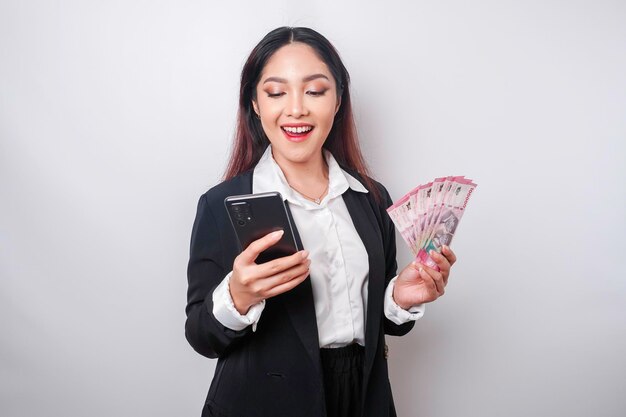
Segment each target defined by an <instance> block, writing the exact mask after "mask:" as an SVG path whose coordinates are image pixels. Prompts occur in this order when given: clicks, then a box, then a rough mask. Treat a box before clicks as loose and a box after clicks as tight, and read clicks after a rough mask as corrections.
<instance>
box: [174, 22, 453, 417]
mask: <svg viewBox="0 0 626 417" xmlns="http://www.w3.org/2000/svg"><path fill="white" fill-rule="evenodd" d="M225 178H226V179H225V181H224V182H222V183H221V184H219V185H217V186H215V187H213V188H212V189H210V190H209V191H208V192H207V193H205V194H204V195H203V196H202V197H201V198H200V202H199V204H198V212H197V216H196V220H195V223H194V227H193V232H192V238H191V255H190V260H189V268H188V281H189V289H188V297H187V298H188V304H187V308H186V313H187V322H186V326H185V330H186V337H187V340H188V341H189V343H190V344H191V345H192V346H193V348H194V349H195V350H196V351H197V352H199V353H200V354H202V355H204V356H207V357H209V358H219V360H218V363H217V366H216V370H215V375H214V377H213V381H212V383H211V387H210V390H209V393H208V396H207V400H206V403H205V407H204V409H203V412H202V415H203V416H246V417H248V416H315V417H320V416H361V415H362V416H376V417H381V416H394V415H395V410H394V405H393V399H392V396H391V389H390V384H389V379H388V372H387V360H386V356H387V355H386V345H385V339H384V335H385V334H390V335H404V334H406V333H407V332H408V331H409V330H410V329H411V328H412V327H413V324H414V321H415V320H416V319H417V318H419V317H421V315H422V314H423V304H424V303H427V302H431V301H434V300H435V299H437V298H438V297H439V296H441V295H443V293H444V288H445V286H446V284H447V280H448V275H449V271H450V266H451V265H452V264H453V263H454V262H455V259H456V258H455V255H454V253H453V252H452V251H451V250H450V249H449V248H444V249H443V251H442V254H437V253H434V254H433V255H432V257H433V258H434V260H435V261H436V262H437V264H438V266H439V268H440V272H437V271H435V270H433V269H430V268H428V267H426V266H423V265H417V264H415V263H411V264H409V265H407V266H406V267H405V268H404V269H403V270H402V271H401V272H400V274H399V275H398V276H396V269H397V264H396V260H395V257H396V247H395V237H394V226H393V224H392V222H391V220H390V219H389V217H388V216H387V213H386V211H385V209H386V208H387V207H388V206H390V205H391V204H392V201H391V198H390V196H389V194H388V192H387V190H386V189H385V188H384V187H383V186H382V185H381V184H379V183H377V182H375V181H374V180H372V179H371V178H370V177H369V176H368V175H367V170H366V168H365V164H364V161H363V158H362V156H361V153H360V151H359V147H358V142H357V138H356V129H355V128H354V122H353V117H352V109H351V104H350V91H349V77H348V72H347V71H346V69H345V67H344V66H343V64H342V62H341V59H340V58H339V55H338V54H337V52H336V51H335V49H334V48H333V46H332V45H331V44H330V43H329V42H328V40H327V39H325V38H324V37H323V36H322V35H320V34H319V33H317V32H315V31H313V30H311V29H308V28H288V27H282V28H278V29H276V30H274V31H272V32H270V33H269V34H267V35H266V36H265V38H263V40H261V42H260V43H259V44H258V45H257V46H256V47H255V48H254V50H253V51H252V53H251V54H250V56H249V58H248V60H247V62H246V64H245V65H244V68H243V71H242V76H241V90H240V101H239V115H238V125H237V132H236V138H235V144H234V147H233V151H232V155H231V159H230V162H229V165H228V169H227V172H226V175H225ZM266 191H279V192H280V193H281V194H282V196H283V197H284V198H285V199H286V201H287V205H288V208H289V211H290V213H291V216H292V218H293V220H294V224H295V227H296V235H297V240H298V241H299V244H300V247H304V248H305V250H303V251H300V252H298V253H296V254H294V255H291V256H287V257H284V258H279V259H276V260H273V261H270V262H267V263H264V264H256V263H255V259H256V257H257V256H258V254H259V253H260V252H262V251H263V250H264V249H266V248H268V247H270V246H271V245H273V244H274V243H276V242H277V241H278V239H280V235H281V232H275V233H272V234H269V235H267V236H265V237H263V238H261V239H259V240H257V241H255V242H253V243H252V244H250V245H249V246H248V247H247V248H245V249H244V250H243V251H242V252H241V253H240V252H239V250H238V247H237V241H236V237H235V233H234V231H233V230H232V226H231V224H230V222H229V220H228V217H227V213H226V210H225V208H224V205H223V201H224V198H225V197H227V196H230V195H238V194H248V193H253V192H254V193H259V192H266Z"/></svg>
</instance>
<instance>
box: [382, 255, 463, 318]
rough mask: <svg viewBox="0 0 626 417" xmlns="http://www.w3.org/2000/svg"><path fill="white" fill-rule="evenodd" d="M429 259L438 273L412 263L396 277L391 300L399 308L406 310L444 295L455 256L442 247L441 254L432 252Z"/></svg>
mask: <svg viewBox="0 0 626 417" xmlns="http://www.w3.org/2000/svg"><path fill="white" fill-rule="evenodd" d="M430 257H431V258H432V260H433V261H435V263H436V264H437V266H438V267H439V271H435V270H434V269H432V268H429V267H427V266H426V265H423V264H420V263H417V262H415V261H414V262H411V263H410V264H409V265H407V266H406V268H404V269H403V270H402V272H400V275H398V279H396V282H395V286H394V288H393V299H394V301H395V302H396V304H398V305H399V306H400V307H401V308H403V309H405V310H408V309H409V308H411V307H412V306H414V305H417V304H421V303H429V302H431V301H435V300H436V299H437V298H439V297H441V296H442V295H443V294H444V292H445V287H446V285H447V284H448V277H449V276H450V267H451V266H452V265H453V264H454V263H455V262H456V255H455V254H454V252H452V249H450V248H449V247H448V246H445V245H444V246H442V247H441V253H438V252H435V251H432V252H431V253H430Z"/></svg>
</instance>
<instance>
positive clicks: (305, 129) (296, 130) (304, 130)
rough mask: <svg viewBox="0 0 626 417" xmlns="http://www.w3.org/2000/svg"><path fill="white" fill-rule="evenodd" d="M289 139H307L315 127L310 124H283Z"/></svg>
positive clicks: (282, 128)
mask: <svg viewBox="0 0 626 417" xmlns="http://www.w3.org/2000/svg"><path fill="white" fill-rule="evenodd" d="M280 128H281V130H282V131H283V133H284V134H285V137H286V138H287V140H289V141H291V142H302V141H304V140H306V139H307V138H308V137H309V136H310V135H311V132H312V131H313V129H314V127H313V126H311V125H308V124H298V125H283V126H281V127H280Z"/></svg>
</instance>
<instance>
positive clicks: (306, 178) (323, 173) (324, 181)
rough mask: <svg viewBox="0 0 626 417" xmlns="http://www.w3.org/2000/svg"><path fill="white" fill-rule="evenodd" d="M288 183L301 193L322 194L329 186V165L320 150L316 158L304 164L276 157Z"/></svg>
mask: <svg viewBox="0 0 626 417" xmlns="http://www.w3.org/2000/svg"><path fill="white" fill-rule="evenodd" d="M274 160H275V161H276V163H277V164H278V166H279V167H280V169H281V171H283V174H284V175H285V178H286V179H287V182H288V183H289V185H291V187H292V188H294V189H296V190H297V191H299V192H302V193H305V194H308V195H314V196H315V197H317V196H318V194H320V193H322V192H323V191H324V189H325V188H326V187H327V185H328V165H327V164H326V160H325V159H324V155H323V154H322V151H321V150H320V152H319V154H317V155H316V156H315V157H314V158H310V159H309V160H307V161H304V162H293V161H287V160H283V159H280V158H278V159H277V158H276V157H274Z"/></svg>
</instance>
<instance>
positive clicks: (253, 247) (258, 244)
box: [241, 230, 285, 263]
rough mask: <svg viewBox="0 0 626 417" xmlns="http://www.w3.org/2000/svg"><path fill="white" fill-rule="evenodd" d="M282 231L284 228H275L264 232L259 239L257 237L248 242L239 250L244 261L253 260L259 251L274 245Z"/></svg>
mask: <svg viewBox="0 0 626 417" xmlns="http://www.w3.org/2000/svg"><path fill="white" fill-rule="evenodd" d="M284 233H285V232H284V230H277V231H275V232H272V233H268V234H266V235H265V236H263V237H262V238H261V239H257V240H255V241H254V242H252V243H250V244H249V245H248V247H247V248H246V249H245V250H244V251H243V252H241V255H243V258H244V260H245V261H247V262H250V263H252V262H254V261H255V260H256V258H257V257H258V256H259V254H260V253H261V252H263V251H264V250H265V249H267V248H269V247H270V246H272V245H275V244H276V243H277V242H278V241H279V240H280V238H281V237H282V236H283V234H284Z"/></svg>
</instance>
